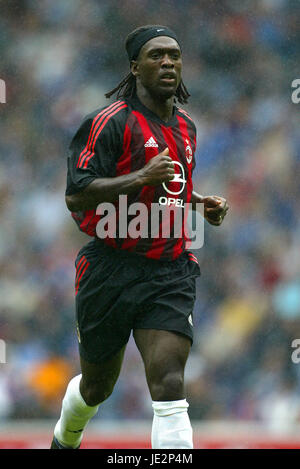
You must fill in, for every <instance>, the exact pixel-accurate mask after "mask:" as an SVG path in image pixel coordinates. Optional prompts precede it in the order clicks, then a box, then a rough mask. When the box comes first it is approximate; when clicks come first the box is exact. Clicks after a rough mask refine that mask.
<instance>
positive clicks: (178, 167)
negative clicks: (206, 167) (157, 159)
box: [162, 160, 186, 195]
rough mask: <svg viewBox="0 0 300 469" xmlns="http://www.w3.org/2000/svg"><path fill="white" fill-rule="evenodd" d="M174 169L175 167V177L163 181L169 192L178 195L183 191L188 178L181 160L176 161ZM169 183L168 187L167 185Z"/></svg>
mask: <svg viewBox="0 0 300 469" xmlns="http://www.w3.org/2000/svg"><path fill="white" fill-rule="evenodd" d="M173 163H174V169H175V174H174V177H173V179H172V180H171V181H170V182H168V183H165V182H163V184H162V185H163V188H164V189H165V190H166V191H167V192H168V194H172V195H178V194H181V192H182V191H183V190H184V187H185V184H186V179H185V173H184V168H183V166H182V164H181V163H179V161H174V160H173ZM167 185H168V187H167Z"/></svg>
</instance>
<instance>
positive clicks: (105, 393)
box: [80, 379, 115, 407]
mask: <svg viewBox="0 0 300 469" xmlns="http://www.w3.org/2000/svg"><path fill="white" fill-rule="evenodd" d="M114 384H115V383H113V382H110V381H108V382H106V383H103V382H102V381H101V382H99V381H88V382H87V381H84V379H82V381H81V384H80V393H81V395H82V397H83V400H84V401H85V403H86V404H87V405H88V406H91V407H93V406H95V405H98V404H101V402H104V401H105V400H106V399H107V398H108V397H109V396H110V395H111V394H112V392H113V389H114Z"/></svg>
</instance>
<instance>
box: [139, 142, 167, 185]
mask: <svg viewBox="0 0 300 469" xmlns="http://www.w3.org/2000/svg"><path fill="white" fill-rule="evenodd" d="M174 174H175V170H174V163H173V160H172V158H171V157H170V156H169V148H168V147H167V148H165V149H164V151H162V152H161V153H159V154H158V155H157V156H155V157H153V158H151V160H150V161H149V162H148V163H147V164H146V166H144V167H143V168H142V169H141V170H140V175H141V177H142V180H143V181H144V184H145V185H146V186H158V185H159V184H162V183H163V182H168V181H172V179H173V178H174Z"/></svg>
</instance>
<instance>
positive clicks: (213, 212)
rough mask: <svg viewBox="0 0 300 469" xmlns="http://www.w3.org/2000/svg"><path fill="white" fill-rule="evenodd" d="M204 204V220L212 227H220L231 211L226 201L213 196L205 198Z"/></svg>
mask: <svg viewBox="0 0 300 469" xmlns="http://www.w3.org/2000/svg"><path fill="white" fill-rule="evenodd" d="M202 202H203V204H204V218H205V219H206V220H207V221H208V223H210V224H211V225H215V226H219V225H221V223H222V222H223V220H224V217H225V215H226V213H227V211H228V209H229V206H228V204H227V201H226V199H224V198H223V197H218V196H217V195H211V196H207V197H203V199H202Z"/></svg>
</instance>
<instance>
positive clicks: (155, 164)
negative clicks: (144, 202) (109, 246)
mask: <svg viewBox="0 0 300 469" xmlns="http://www.w3.org/2000/svg"><path fill="white" fill-rule="evenodd" d="M168 155H169V149H168V148H166V149H165V150H164V151H163V152H161V153H160V154H159V155H157V156H156V157H154V158H152V159H151V160H150V161H149V162H148V163H147V164H146V165H145V166H144V168H141V169H139V170H138V171H134V172H132V173H130V174H124V175H122V176H117V177H112V178H98V179H95V180H94V181H92V182H91V183H90V184H89V185H88V186H87V187H86V188H85V189H83V190H82V191H80V192H77V193H75V194H72V195H66V204H67V207H68V209H69V210H70V211H71V212H79V211H85V210H91V209H94V208H96V207H97V206H98V205H99V204H100V203H102V202H114V201H115V200H117V199H118V197H119V195H127V194H130V193H132V192H137V191H139V190H140V189H141V188H142V187H144V186H152V185H153V186H156V185H159V184H162V183H163V182H167V181H171V180H172V179H173V177H174V164H173V161H172V158H170V157H169V156H168Z"/></svg>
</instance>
